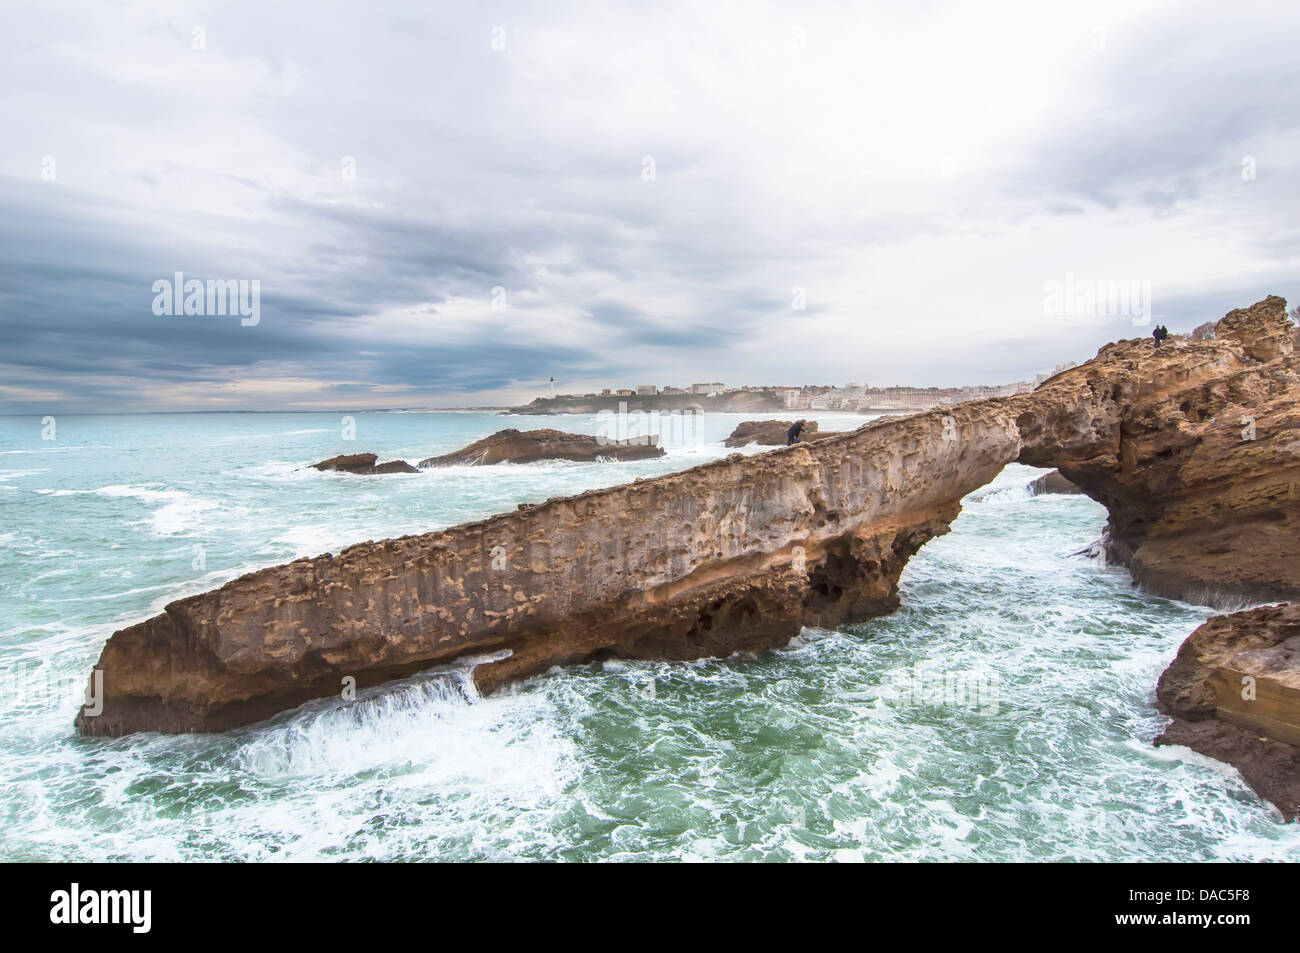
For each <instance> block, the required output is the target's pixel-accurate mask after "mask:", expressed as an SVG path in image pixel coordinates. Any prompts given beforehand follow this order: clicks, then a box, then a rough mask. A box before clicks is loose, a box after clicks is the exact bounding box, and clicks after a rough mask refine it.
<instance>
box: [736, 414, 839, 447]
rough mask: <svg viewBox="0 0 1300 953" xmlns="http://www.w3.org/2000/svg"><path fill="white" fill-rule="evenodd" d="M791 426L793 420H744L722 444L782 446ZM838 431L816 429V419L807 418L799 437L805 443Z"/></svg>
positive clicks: (833, 435)
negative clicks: (801, 434)
mask: <svg viewBox="0 0 1300 953" xmlns="http://www.w3.org/2000/svg"><path fill="white" fill-rule="evenodd" d="M793 426H794V421H793V420H745V421H742V422H741V423H740V424H739V425H738V426H737V427H736V429H735V430H733V431H732V432H731V436H729V437H728V438H727V439H726V440H724V441H723V442H722V445H723V446H724V447H748V446H749V445H750V444H756V445H758V446H760V447H784V446H785V444H786V439H787V438H786V435H787V434H788V433H789V431H790V428H791V427H793ZM839 433H840V432H837V431H834V430H818V429H817V421H815V420H809V421H807V424H806V427H805V429H804V433H803V436H802V437H800V438H799V439H800V440H801V441H802V442H804V443H806V442H808V441H809V440H825V439H826V438H827V437H838V436H839Z"/></svg>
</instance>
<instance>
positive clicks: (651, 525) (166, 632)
mask: <svg viewBox="0 0 1300 953" xmlns="http://www.w3.org/2000/svg"><path fill="white" fill-rule="evenodd" d="M952 413H953V415H954V418H955V430H953V431H950V430H949V429H948V428H946V427H945V424H944V421H943V419H942V417H941V416H940V415H929V416H927V415H919V416H916V417H911V418H907V419H903V420H892V421H886V422H883V423H875V424H869V425H867V427H865V428H863V429H861V430H858V431H855V432H853V433H850V434H845V435H843V436H841V437H836V438H832V439H828V440H822V441H818V442H816V443H812V444H800V445H796V446H794V447H789V448H782V449H778V450H774V451H772V452H770V453H764V454H757V455H754V456H750V457H742V456H740V455H739V454H737V455H733V456H732V457H729V458H727V459H725V460H721V461H718V462H715V463H711V464H706V465H704V466H701V467H696V468H694V469H691V470H687V471H685V472H682V473H676V474H671V475H668V476H663V477H658V478H655V479H651V480H644V481H642V482H639V483H634V484H631V485H625V486H618V487H613V488H610V489H605V490H598V491H593V492H589V493H584V494H581V495H579V496H576V497H570V498H561V499H554V500H550V501H547V502H546V503H544V504H541V505H538V506H534V507H530V508H528V509H525V510H520V511H515V512H511V513H506V514H502V515H499V516H495V517H493V518H491V519H489V520H485V521H482V522H478V523H470V524H466V525H463V526H458V527H453V528H452V529H449V530H445V531H443V532H439V533H430V534H426V535H424V536H412V537H403V538H400V539H393V540H385V541H383V542H373V543H362V544H360V545H357V546H353V547H350V548H349V549H347V550H344V551H343V552H342V553H340V554H338V555H337V556H331V555H325V556H321V557H317V558H315V559H302V560H298V561H296V562H293V563H289V564H287V565H283V566H276V567H272V568H270V569H265V570H261V571H259V572H255V573H251V574H249V575H246V576H243V577H241V578H239V579H236V580H234V581H233V582H230V583H228V584H226V585H225V586H223V587H222V588H221V589H218V590H216V591H213V592H209V593H205V594H202V595H198V596H193V597H191V598H188V599H181V600H178V601H177V602H173V603H171V604H170V605H168V606H167V607H166V609H165V611H164V613H163V614H162V615H159V616H156V617H155V618H153V619H149V620H147V621H145V622H142V623H140V624H138V625H135V626H131V627H129V628H126V629H123V630H121V631H120V632H118V633H116V634H115V635H114V636H113V637H112V638H111V639H110V640H109V643H108V645H107V646H106V647H105V650H104V654H103V656H102V657H101V659H100V662H99V665H98V668H99V669H101V670H102V671H103V672H104V696H105V703H104V710H103V713H102V714H101V715H100V716H98V717H94V718H90V717H84V716H83V717H82V718H80V719H79V721H78V727H79V729H80V730H81V731H83V732H85V733H91V734H112V735H117V734H123V733H126V732H130V731H138V730H146V729H152V730H162V731H194V730H199V731H211V730H222V729H225V728H229V727H233V726H235V725H240V724H245V723H247V722H250V721H255V720H258V719H261V718H265V717H267V716H268V715H270V714H273V713H275V712H277V711H282V710H284V709H286V708H289V707H292V706H294V705H297V704H300V703H301V702H303V701H307V700H309V699H311V698H319V697H322V696H327V695H333V694H335V693H336V692H338V691H340V689H341V687H342V684H343V683H342V679H343V678H345V677H347V676H352V677H355V678H356V680H357V684H358V686H359V687H364V686H366V685H373V684H376V683H379V682H383V681H387V680H390V679H392V678H396V677H400V676H402V675H405V674H410V673H413V672H415V671H419V670H420V669H423V668H427V667H429V666H431V665H434V664H438V663H440V662H446V661H450V660H452V659H454V658H457V657H458V656H461V655H465V654H470V653H482V652H487V651H493V650H500V649H508V650H510V652H511V654H510V656H509V657H508V658H505V659H503V660H501V661H498V662H495V663H493V664H488V665H483V666H480V667H479V668H478V669H477V670H476V679H477V681H478V683H479V685H480V687H481V688H482V689H484V690H491V689H493V688H495V687H497V686H499V685H501V684H503V683H505V682H507V681H511V680H514V679H517V678H520V677H524V676H527V675H532V674H536V673H539V672H543V671H545V670H546V669H548V668H550V667H551V666H553V665H559V664H567V663H573V662H581V661H585V660H589V659H593V658H603V657H610V656H618V657H628V658H665V659H691V658H701V657H708V656H725V655H728V654H731V653H733V652H735V651H738V650H742V649H744V650H750V651H757V650H760V649H763V648H768V647H771V646H773V645H778V644H782V643H784V642H786V641H788V640H789V639H790V638H792V637H793V636H794V635H796V634H797V633H798V632H799V630H800V628H801V627H802V626H804V625H805V624H810V625H818V624H820V625H836V624H840V623H845V622H850V621H855V620H860V619H865V618H869V617H871V616H873V615H880V614H882V613H885V612H888V611H891V610H892V609H894V608H895V607H896V606H897V605H898V594H897V583H898V576H899V574H900V573H901V572H902V569H903V566H904V565H905V564H906V562H907V560H908V558H909V557H910V556H911V555H912V554H913V553H914V552H915V551H916V550H917V549H918V548H920V546H921V545H922V544H924V543H925V542H926V541H927V540H929V539H931V538H933V537H934V536H937V535H940V534H942V533H945V532H947V530H948V525H949V523H950V522H951V521H952V520H953V518H955V517H956V515H957V513H958V510H959V508H960V503H959V501H960V499H961V498H962V497H963V496H964V495H965V494H966V493H967V492H969V491H970V490H971V489H973V488H975V487H978V486H981V485H982V484H984V483H987V482H988V481H989V480H991V479H992V478H993V477H994V476H995V475H996V474H997V472H998V471H999V470H1000V469H1001V468H1002V466H1003V465H1004V464H1005V463H1006V461H1007V460H1009V459H1012V458H1013V457H1014V456H1015V454H1016V452H1017V450H1018V447H1019V436H1018V434H1017V432H1016V427H1015V418H1014V415H1013V414H1012V413H1011V412H1010V410H1009V409H1008V408H1006V407H1005V406H1003V405H1000V404H998V403H995V402H985V403H981V404H972V405H968V406H966V407H963V408H954V409H953V411H952Z"/></svg>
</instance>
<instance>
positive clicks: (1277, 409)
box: [1018, 297, 1300, 607]
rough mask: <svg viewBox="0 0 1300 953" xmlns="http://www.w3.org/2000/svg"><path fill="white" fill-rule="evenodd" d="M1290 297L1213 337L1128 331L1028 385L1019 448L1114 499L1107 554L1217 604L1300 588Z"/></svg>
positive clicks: (1286, 595) (1171, 591)
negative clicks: (1150, 337) (1157, 336)
mask: <svg viewBox="0 0 1300 953" xmlns="http://www.w3.org/2000/svg"><path fill="white" fill-rule="evenodd" d="M1291 342H1292V331H1291V328H1290V326H1289V322H1288V320H1287V317H1286V302H1285V301H1283V300H1282V299H1281V298H1277V297H1270V298H1267V299H1265V300H1264V301H1261V302H1259V303H1258V304H1256V305H1254V306H1252V307H1251V308H1244V309H1240V310H1238V311H1233V312H1231V313H1230V314H1228V315H1227V316H1225V317H1224V318H1223V320H1221V321H1220V322H1219V323H1218V325H1217V327H1216V337H1215V339H1214V340H1206V341H1191V340H1187V339H1179V340H1176V341H1175V340H1172V339H1171V341H1170V342H1168V343H1166V344H1164V345H1163V346H1162V347H1160V348H1158V349H1156V348H1153V346H1152V344H1151V342H1149V341H1143V340H1137V341H1121V342H1119V343H1116V344H1110V345H1107V346H1106V347H1104V348H1102V349H1101V351H1100V352H1099V353H1098V355H1097V357H1095V358H1094V359H1093V360H1091V361H1088V362H1087V363H1086V364H1082V365H1080V366H1079V367H1076V368H1073V369H1071V370H1068V371H1066V372H1064V373H1062V374H1058V375H1056V376H1055V377H1053V378H1051V379H1050V380H1048V381H1047V382H1046V383H1044V384H1043V385H1042V386H1040V387H1039V388H1038V389H1037V390H1035V391H1034V392H1033V393H1032V394H1030V395H1026V398H1025V399H1024V401H1023V403H1022V405H1021V406H1022V407H1023V409H1022V411H1021V413H1020V416H1019V418H1018V423H1019V426H1020V431H1021V434H1022V436H1023V437H1024V448H1023V450H1022V452H1021V455H1020V459H1021V462H1023V463H1028V464H1031V465H1033V466H1043V467H1056V468H1057V469H1059V470H1060V472H1061V474H1062V475H1063V476H1064V477H1065V478H1066V479H1068V480H1070V481H1071V482H1072V483H1074V484H1076V485H1077V486H1079V487H1080V488H1081V489H1082V490H1083V491H1084V492H1085V493H1087V494H1088V495H1089V496H1091V497H1092V498H1093V499H1095V500H1098V501H1100V502H1101V503H1103V504H1105V506H1106V508H1107V510H1108V511H1109V519H1108V522H1107V530H1106V541H1107V548H1108V552H1109V556H1110V558H1111V560H1112V561H1114V562H1117V563H1120V564H1122V565H1125V566H1127V567H1129V569H1130V570H1131V572H1132V573H1133V577H1134V578H1135V579H1136V580H1137V581H1138V582H1140V583H1141V584H1142V585H1143V586H1145V587H1146V588H1148V589H1150V590H1152V591H1153V592H1156V593H1159V594H1161V595H1166V596H1171V597H1174V598H1179V599H1186V600H1188V601H1193V602H1201V603H1207V604H1212V605H1227V606H1234V607H1235V606H1240V605H1243V604H1250V603H1259V602H1267V601H1275V600H1278V599H1287V600H1290V599H1295V598H1296V597H1297V596H1300V560H1297V559H1296V558H1295V557H1296V555H1297V551H1298V549H1297V540H1300V400H1298V399H1297V398H1298V397H1300V381H1298V379H1297V373H1296V371H1297V368H1296V363H1295V355H1294V352H1293V348H1292V346H1291Z"/></svg>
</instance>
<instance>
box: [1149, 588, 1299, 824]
mask: <svg viewBox="0 0 1300 953" xmlns="http://www.w3.org/2000/svg"><path fill="white" fill-rule="evenodd" d="M1156 697H1157V699H1158V704H1159V708H1160V710H1161V711H1162V712H1164V713H1165V714H1167V715H1172V716H1173V718H1174V721H1173V724H1171V725H1170V726H1169V727H1168V728H1167V729H1166V730H1165V732H1164V734H1162V735H1161V736H1160V737H1159V738H1157V739H1156V744H1164V745H1169V744H1173V745H1186V746H1187V747H1189V748H1192V749H1194V750H1196V751H1199V752H1201V753H1202V754H1205V755H1209V756H1210V757H1212V758H1218V759H1219V760H1220V761H1226V762H1228V763H1229V764H1232V765H1233V766H1235V767H1236V768H1237V769H1238V770H1239V771H1240V772H1241V775H1242V777H1243V778H1245V780H1246V783H1248V784H1249V785H1250V786H1251V787H1252V788H1253V789H1254V790H1255V792H1256V793H1258V794H1259V795H1260V796H1261V797H1263V798H1266V799H1267V800H1269V801H1272V802H1273V803H1274V804H1275V805H1277V807H1278V809H1279V810H1280V811H1281V812H1282V814H1283V816H1285V817H1286V818H1287V820H1294V819H1295V817H1296V814H1297V812H1298V811H1300V604H1297V603H1290V604H1287V605H1280V606H1264V607H1262V608H1259V609H1251V610H1248V611H1245V612H1234V613H1232V614H1231V615H1221V616H1216V617H1215V618H1213V619H1210V620H1209V621H1208V622H1206V623H1205V624H1204V625H1202V626H1201V627H1200V628H1198V629H1197V630H1196V631H1195V632H1193V633H1192V634H1191V635H1190V636H1189V637H1188V638H1187V641H1185V642H1184V643H1183V644H1182V647H1181V648H1180V649H1179V650H1178V657H1177V658H1175V659H1174V661H1173V663H1172V664H1171V665H1170V666H1169V668H1167V669H1165V672H1164V674H1163V675H1161V676H1160V685H1159V687H1158V689H1157V691H1156Z"/></svg>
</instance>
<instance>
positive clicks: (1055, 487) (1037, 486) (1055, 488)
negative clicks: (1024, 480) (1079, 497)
mask: <svg viewBox="0 0 1300 953" xmlns="http://www.w3.org/2000/svg"><path fill="white" fill-rule="evenodd" d="M1026 489H1028V490H1029V492H1030V494H1032V495H1033V496H1039V495H1041V494H1043V493H1073V494H1079V493H1082V492H1083V490H1081V489H1079V488H1078V487H1077V486H1075V485H1074V484H1073V483H1071V482H1070V481H1069V480H1067V479H1066V478H1065V477H1063V476H1061V471H1060V470H1053V471H1052V472H1051V473H1044V474H1043V475H1042V476H1040V477H1039V478H1038V479H1037V480H1034V481H1033V482H1032V483H1030V484H1029V486H1028V487H1027V488H1026Z"/></svg>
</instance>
